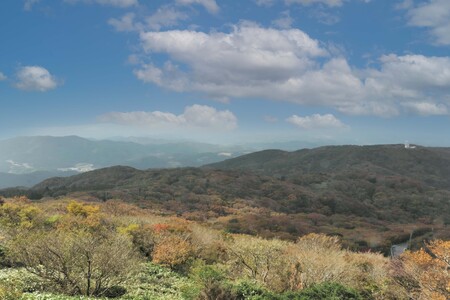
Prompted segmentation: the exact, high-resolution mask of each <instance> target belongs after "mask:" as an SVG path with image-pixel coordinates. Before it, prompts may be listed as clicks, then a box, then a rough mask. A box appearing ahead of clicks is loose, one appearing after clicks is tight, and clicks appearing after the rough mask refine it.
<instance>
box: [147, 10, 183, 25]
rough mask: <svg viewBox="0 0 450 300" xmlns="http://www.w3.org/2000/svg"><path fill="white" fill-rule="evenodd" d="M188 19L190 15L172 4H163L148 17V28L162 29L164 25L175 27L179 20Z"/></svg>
mask: <svg viewBox="0 0 450 300" xmlns="http://www.w3.org/2000/svg"><path fill="white" fill-rule="evenodd" d="M186 19H188V15H187V14H186V13H184V12H181V11H179V10H177V9H175V8H174V7H171V6H162V7H160V8H158V10H157V11H156V12H155V13H154V14H153V15H151V16H149V17H148V18H146V22H147V25H148V28H150V29H152V30H160V29H161V28H163V27H173V26H176V25H178V22H179V21H182V20H186Z"/></svg>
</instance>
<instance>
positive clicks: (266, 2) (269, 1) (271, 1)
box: [254, 0, 276, 7]
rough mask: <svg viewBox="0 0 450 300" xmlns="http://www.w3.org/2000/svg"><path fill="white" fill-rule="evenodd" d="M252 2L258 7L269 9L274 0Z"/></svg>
mask: <svg viewBox="0 0 450 300" xmlns="http://www.w3.org/2000/svg"><path fill="white" fill-rule="evenodd" d="M254 1H255V3H256V5H258V6H266V7H270V6H272V5H273V4H274V3H275V1H276V0H254Z"/></svg>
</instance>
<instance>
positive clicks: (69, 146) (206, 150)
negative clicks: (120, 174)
mask: <svg viewBox="0 0 450 300" xmlns="http://www.w3.org/2000/svg"><path fill="white" fill-rule="evenodd" d="M147 142H148V143H146V144H139V143H135V142H129V141H110V140H99V141H97V140H88V139H84V138H81V137H78V136H66V137H50V136H39V137H17V138H13V139H9V140H3V141H0V173H3V174H2V176H1V177H0V188H4V187H10V186H16V185H20V186H32V185H34V184H36V183H38V182H40V181H42V180H43V179H46V178H49V177H52V176H70V175H73V174H74V172H80V173H81V172H85V171H89V170H93V169H98V168H104V167H110V166H114V165H128V166H132V167H135V168H138V169H148V168H173V167H186V166H201V165H204V164H208V163H212V162H217V161H220V160H223V159H225V158H229V157H234V156H238V155H240V154H242V153H243V152H240V151H241V148H240V147H226V146H220V145H211V144H205V143H195V142H188V141H181V142H171V141H165V142H163V141H157V142H154V143H152V141H151V140H149V141H147ZM64 172H66V173H64ZM33 173H35V175H30V174H33ZM45 173H49V176H48V177H43V176H41V175H43V174H45ZM9 174H10V175H9ZM17 174H23V175H24V176H15V175H17ZM26 174H28V175H26ZM25 175H26V176H25ZM30 178H39V180H31V179H30ZM13 184H14V185H13Z"/></svg>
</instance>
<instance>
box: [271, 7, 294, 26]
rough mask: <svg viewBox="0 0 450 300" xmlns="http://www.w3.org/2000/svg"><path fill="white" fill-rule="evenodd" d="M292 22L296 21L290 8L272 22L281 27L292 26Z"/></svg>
mask: <svg viewBox="0 0 450 300" xmlns="http://www.w3.org/2000/svg"><path fill="white" fill-rule="evenodd" d="M292 23H294V19H292V17H291V14H290V12H289V11H288V10H286V11H284V12H282V13H281V16H280V18H278V19H276V20H274V21H273V22H272V24H273V25H274V26H275V27H278V28H281V29H288V28H291V26H292Z"/></svg>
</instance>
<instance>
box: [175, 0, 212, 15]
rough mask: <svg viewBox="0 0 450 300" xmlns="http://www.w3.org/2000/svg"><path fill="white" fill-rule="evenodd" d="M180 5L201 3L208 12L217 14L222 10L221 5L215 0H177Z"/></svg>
mask: <svg viewBox="0 0 450 300" xmlns="http://www.w3.org/2000/svg"><path fill="white" fill-rule="evenodd" d="M176 1H177V3H178V4H180V5H192V4H199V5H202V6H203V7H204V8H205V9H206V10H207V11H208V12H210V13H212V14H215V13H218V12H219V10H220V7H219V5H217V2H216V1H215V0H176Z"/></svg>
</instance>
